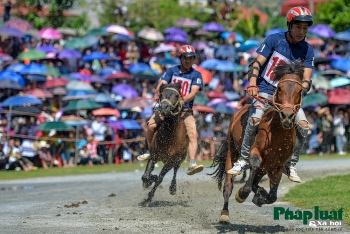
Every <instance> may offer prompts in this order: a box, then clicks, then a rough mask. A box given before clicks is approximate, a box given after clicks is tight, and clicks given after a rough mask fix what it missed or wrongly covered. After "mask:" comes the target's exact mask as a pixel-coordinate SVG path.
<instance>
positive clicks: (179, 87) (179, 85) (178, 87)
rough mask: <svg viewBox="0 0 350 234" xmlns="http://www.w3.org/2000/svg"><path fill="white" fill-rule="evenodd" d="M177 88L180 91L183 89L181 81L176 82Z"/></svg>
mask: <svg viewBox="0 0 350 234" xmlns="http://www.w3.org/2000/svg"><path fill="white" fill-rule="evenodd" d="M175 88H176V89H177V90H179V91H180V89H181V83H175Z"/></svg>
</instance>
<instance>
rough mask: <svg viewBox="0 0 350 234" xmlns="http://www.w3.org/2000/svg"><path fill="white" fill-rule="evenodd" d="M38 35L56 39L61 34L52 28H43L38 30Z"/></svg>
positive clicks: (60, 36)
mask: <svg viewBox="0 0 350 234" xmlns="http://www.w3.org/2000/svg"><path fill="white" fill-rule="evenodd" d="M39 36H40V37H41V38H44V39H50V40H57V39H61V38H62V34H61V33H60V32H59V31H57V30H56V29H53V28H43V29H41V30H40V31H39Z"/></svg>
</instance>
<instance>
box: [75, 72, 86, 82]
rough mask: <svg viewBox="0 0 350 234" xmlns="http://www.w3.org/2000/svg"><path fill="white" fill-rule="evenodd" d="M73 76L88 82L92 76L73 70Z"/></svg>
mask: <svg viewBox="0 0 350 234" xmlns="http://www.w3.org/2000/svg"><path fill="white" fill-rule="evenodd" d="M70 76H71V77H74V78H76V79H78V80H82V81H88V82H91V78H90V76H86V75H83V74H81V73H79V72H73V73H71V74H70Z"/></svg>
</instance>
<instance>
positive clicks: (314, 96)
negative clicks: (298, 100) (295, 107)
mask: <svg viewBox="0 0 350 234" xmlns="http://www.w3.org/2000/svg"><path fill="white" fill-rule="evenodd" d="M327 102H328V97H327V96H326V95H323V94H321V93H311V94H308V95H306V96H305V97H304V99H303V103H302V104H301V106H302V107H305V106H312V105H317V104H323V103H327Z"/></svg>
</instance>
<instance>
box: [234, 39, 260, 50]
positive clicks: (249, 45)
mask: <svg viewBox="0 0 350 234" xmlns="http://www.w3.org/2000/svg"><path fill="white" fill-rule="evenodd" d="M259 45H260V43H259V42H258V41H255V40H246V41H245V42H243V44H242V45H241V46H240V47H239V50H240V51H247V50H250V49H252V48H254V47H257V46H259Z"/></svg>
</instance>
